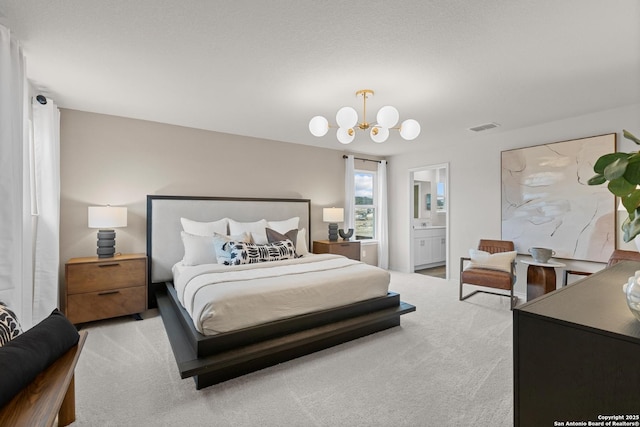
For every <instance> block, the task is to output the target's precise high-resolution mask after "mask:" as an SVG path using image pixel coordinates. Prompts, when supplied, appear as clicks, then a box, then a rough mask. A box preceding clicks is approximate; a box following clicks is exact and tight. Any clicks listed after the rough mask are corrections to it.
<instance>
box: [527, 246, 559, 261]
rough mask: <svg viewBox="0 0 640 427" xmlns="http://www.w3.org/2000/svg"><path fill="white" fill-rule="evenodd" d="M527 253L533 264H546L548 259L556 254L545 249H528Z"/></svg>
mask: <svg viewBox="0 0 640 427" xmlns="http://www.w3.org/2000/svg"><path fill="white" fill-rule="evenodd" d="M529 253H530V254H531V256H532V257H533V260H534V261H535V262H539V263H540V264H546V263H547V261H549V258H551V257H552V256H554V255H555V254H556V251H553V250H551V249H547V248H529Z"/></svg>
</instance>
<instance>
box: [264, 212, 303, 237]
mask: <svg viewBox="0 0 640 427" xmlns="http://www.w3.org/2000/svg"><path fill="white" fill-rule="evenodd" d="M298 224H300V217H299V216H294V217H293V218H289V219H285V220H284V221H267V227H269V228H270V229H272V230H275V231H277V232H278V233H280V234H285V233H286V232H287V231H289V230H297V229H298Z"/></svg>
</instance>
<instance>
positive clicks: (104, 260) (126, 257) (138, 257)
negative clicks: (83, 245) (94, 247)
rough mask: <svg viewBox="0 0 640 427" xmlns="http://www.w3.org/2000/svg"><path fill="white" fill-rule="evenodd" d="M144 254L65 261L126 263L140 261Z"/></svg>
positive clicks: (91, 257) (72, 262)
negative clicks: (134, 260) (132, 260)
mask: <svg viewBox="0 0 640 427" xmlns="http://www.w3.org/2000/svg"><path fill="white" fill-rule="evenodd" d="M146 257H147V255H146V254H119V255H115V256H112V257H107V258H98V257H97V256H87V257H80V258H71V259H70V260H69V261H67V264H82V263H88V262H118V261H126V260H129V259H140V258H146Z"/></svg>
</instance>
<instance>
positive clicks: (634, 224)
mask: <svg viewBox="0 0 640 427" xmlns="http://www.w3.org/2000/svg"><path fill="white" fill-rule="evenodd" d="M625 225H626V227H625ZM622 231H624V235H623V239H624V241H625V242H630V241H632V240H633V239H634V238H635V237H636V236H637V235H638V234H640V216H638V215H636V217H635V218H634V219H633V220H630V221H629V222H627V221H625V223H624V224H623V228H622Z"/></svg>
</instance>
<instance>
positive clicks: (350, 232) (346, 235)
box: [338, 228, 353, 240]
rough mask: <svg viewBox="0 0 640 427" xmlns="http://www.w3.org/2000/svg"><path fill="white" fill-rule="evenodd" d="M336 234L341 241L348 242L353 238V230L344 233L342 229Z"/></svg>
mask: <svg viewBox="0 0 640 427" xmlns="http://www.w3.org/2000/svg"><path fill="white" fill-rule="evenodd" d="M338 234H339V235H340V237H342V240H349V239H350V238H351V236H353V228H350V229H349V230H348V231H344V230H343V229H342V228H341V229H339V230H338Z"/></svg>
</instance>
